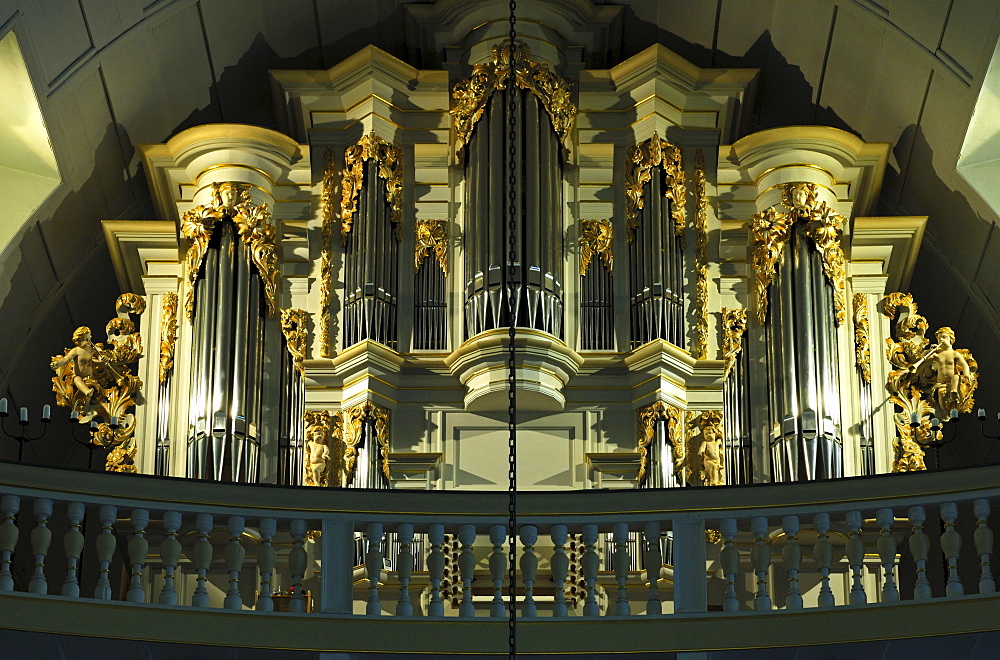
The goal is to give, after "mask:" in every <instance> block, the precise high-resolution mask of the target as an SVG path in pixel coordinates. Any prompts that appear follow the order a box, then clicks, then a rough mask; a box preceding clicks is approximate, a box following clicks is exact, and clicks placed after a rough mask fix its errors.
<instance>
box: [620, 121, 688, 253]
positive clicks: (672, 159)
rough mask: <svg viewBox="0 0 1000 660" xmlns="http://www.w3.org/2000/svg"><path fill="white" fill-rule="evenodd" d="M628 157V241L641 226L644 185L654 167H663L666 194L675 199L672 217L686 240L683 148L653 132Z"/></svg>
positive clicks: (626, 203)
mask: <svg viewBox="0 0 1000 660" xmlns="http://www.w3.org/2000/svg"><path fill="white" fill-rule="evenodd" d="M625 160H626V163H625V167H626V171H625V229H626V232H627V234H626V239H627V240H628V242H629V243H631V242H632V239H633V238H634V237H635V229H636V227H638V226H639V211H641V210H642V209H644V208H645V207H646V200H645V198H644V192H643V188H644V186H645V185H646V184H647V183H649V181H650V179H652V177H653V173H652V170H653V168H655V167H659V168H661V169H662V170H663V172H664V175H665V176H666V184H667V185H666V190H665V192H664V196H665V197H666V198H667V199H669V200H670V201H671V202H673V203H672V204H671V205H670V217H671V218H672V219H673V221H674V235H675V236H677V237H678V238H679V239H680V240H681V242H682V243H683V241H684V225H685V219H684V204H685V202H686V199H687V197H686V195H687V191H686V188H685V186H684V164H683V161H682V160H681V150H680V148H679V147H676V146H674V145H672V144H670V143H669V142H667V141H666V140H663V139H661V138H660V137H659V136H658V135H657V134H656V133H653V137H651V138H649V139H648V140H646V141H644V142H640V143H639V144H637V145H634V146H632V147H629V149H628V152H626V158H625Z"/></svg>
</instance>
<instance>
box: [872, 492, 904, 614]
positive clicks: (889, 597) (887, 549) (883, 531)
mask: <svg viewBox="0 0 1000 660" xmlns="http://www.w3.org/2000/svg"><path fill="white" fill-rule="evenodd" d="M894 520H895V517H894V514H893V513H892V509H879V510H878V511H876V512H875V522H876V523H878V526H879V536H878V542H877V543H876V544H875V546H876V548H877V549H878V556H879V560H880V561H881V562H882V574H883V575H882V577H883V578H884V580H883V582H882V600H883V602H895V601H898V600H899V589H897V588H896V575H895V567H896V540H895V539H893V538H892V523H893V521H894Z"/></svg>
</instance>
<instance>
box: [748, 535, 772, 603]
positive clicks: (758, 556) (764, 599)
mask: <svg viewBox="0 0 1000 660" xmlns="http://www.w3.org/2000/svg"><path fill="white" fill-rule="evenodd" d="M750 531H751V532H752V533H753V538H754V546H753V549H752V550H751V551H750V563H751V564H753V570H754V573H756V575H757V593H756V594H754V597H753V608H754V609H755V610H759V611H766V610H770V609H771V597H770V596H768V594H767V570H768V568H769V567H770V566H771V549H770V548H768V547H767V546H766V545H765V544H764V541H765V540H766V539H767V532H768V527H767V518H764V517H759V518H754V519H752V520H751V521H750Z"/></svg>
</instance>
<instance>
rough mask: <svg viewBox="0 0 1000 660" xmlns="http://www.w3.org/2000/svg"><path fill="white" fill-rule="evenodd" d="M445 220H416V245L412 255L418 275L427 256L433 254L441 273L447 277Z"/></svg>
mask: <svg viewBox="0 0 1000 660" xmlns="http://www.w3.org/2000/svg"><path fill="white" fill-rule="evenodd" d="M447 223H448V221H447V220H417V224H416V227H415V230H414V231H415V233H416V244H415V249H414V253H413V264H414V268H415V271H414V272H417V273H419V272H420V267H421V266H422V265H423V263H424V259H425V258H426V257H427V255H429V254H431V253H433V254H434V256H435V257H436V258H437V262H438V265H440V266H441V272H442V273H444V274H445V275H448V233H447V230H446V229H445V227H446V225H447Z"/></svg>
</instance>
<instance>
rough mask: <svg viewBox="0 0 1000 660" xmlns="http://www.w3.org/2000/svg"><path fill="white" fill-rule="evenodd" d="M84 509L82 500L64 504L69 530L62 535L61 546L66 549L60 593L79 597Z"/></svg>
mask: <svg viewBox="0 0 1000 660" xmlns="http://www.w3.org/2000/svg"><path fill="white" fill-rule="evenodd" d="M84 513H85V509H84V506H83V503H82V502H70V503H69V504H68V505H67V506H66V518H67V519H68V520H69V530H68V531H67V532H66V534H65V535H64V536H63V548H65V549H66V579H65V580H64V581H63V585H62V595H63V596H72V597H74V598H79V597H80V555H81V554H82V553H83V543H84V539H83V533H82V532H81V531H80V526H81V525H82V524H83V516H84Z"/></svg>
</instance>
